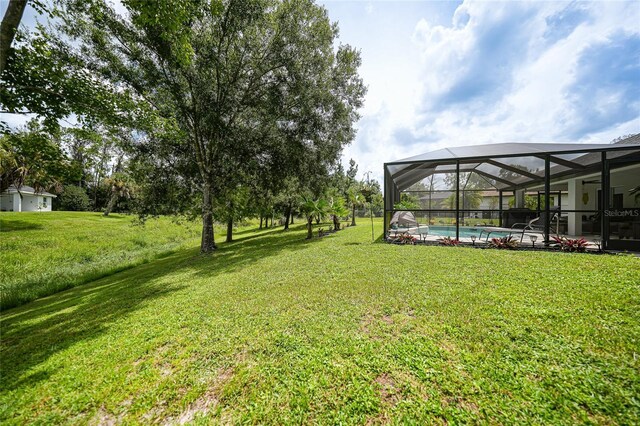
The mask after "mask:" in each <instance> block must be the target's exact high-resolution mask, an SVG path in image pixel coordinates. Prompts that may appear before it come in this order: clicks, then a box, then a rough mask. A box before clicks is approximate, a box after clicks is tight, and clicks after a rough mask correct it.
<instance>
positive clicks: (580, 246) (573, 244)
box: [553, 237, 589, 253]
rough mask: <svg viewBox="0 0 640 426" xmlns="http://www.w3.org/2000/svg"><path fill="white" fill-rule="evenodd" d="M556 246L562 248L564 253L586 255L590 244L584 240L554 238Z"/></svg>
mask: <svg viewBox="0 0 640 426" xmlns="http://www.w3.org/2000/svg"><path fill="white" fill-rule="evenodd" d="M553 239H554V240H555V242H556V245H557V246H558V247H560V249H561V250H562V251H568V252H577V253H584V252H585V251H586V250H587V245H588V244H589V243H588V242H587V240H585V239H584V238H575V239H574V238H565V237H553Z"/></svg>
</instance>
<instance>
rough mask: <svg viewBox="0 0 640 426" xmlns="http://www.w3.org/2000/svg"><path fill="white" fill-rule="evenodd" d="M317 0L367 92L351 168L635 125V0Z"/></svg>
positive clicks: (619, 131) (639, 119)
mask: <svg viewBox="0 0 640 426" xmlns="http://www.w3.org/2000/svg"><path fill="white" fill-rule="evenodd" d="M2 3H3V4H2V7H0V13H2V14H4V10H5V8H6V4H5V2H4V1H3V2H2ZM319 3H320V4H322V5H323V6H325V7H326V8H327V11H328V13H329V17H330V19H331V20H332V21H337V22H338V24H339V27H340V41H341V42H342V43H347V44H350V45H352V46H354V47H356V48H358V49H360V51H361V55H362V67H361V69H360V73H361V76H362V77H363V79H364V81H365V84H367V86H368V93H367V97H366V101H365V106H364V108H363V109H362V111H361V116H362V118H361V120H360V121H359V123H358V129H359V131H358V135H357V137H356V140H355V141H354V142H353V144H351V145H350V146H349V147H347V148H346V149H345V152H344V157H343V163H344V164H345V165H347V164H348V161H349V158H354V159H355V160H356V161H357V162H358V163H359V165H360V175H361V176H362V175H363V174H364V173H365V172H367V171H371V172H372V174H373V176H375V177H376V178H377V179H379V180H380V179H381V176H382V164H383V163H384V162H385V161H392V160H396V159H399V158H404V157H409V156H413V155H416V154H420V153H423V152H427V151H431V150H434V149H440V148H443V147H447V146H459V145H473V144H483V143H492V142H493V143H499V142H519V141H521V142H593V143H607V142H609V141H611V140H612V139H614V138H616V137H618V136H621V135H625V134H630V133H638V132H640V24H638V23H639V22H640V2H638V1H601V2H558V1H538V2H526V1H511V2H497V1H482V2H478V1H464V2H459V1H341V0H319ZM25 21H26V22H27V23H32V22H33V21H34V15H33V12H32V11H28V12H27V14H26V16H25ZM5 118H8V117H5ZM9 121H10V122H14V119H11V118H10V119H9Z"/></svg>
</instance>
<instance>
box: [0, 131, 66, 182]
mask: <svg viewBox="0 0 640 426" xmlns="http://www.w3.org/2000/svg"><path fill="white" fill-rule="evenodd" d="M53 137H54V136H52V135H51V134H50V133H48V132H46V131H45V129H43V128H42V127H41V126H40V124H39V123H38V122H36V121H31V122H29V124H28V125H27V127H25V128H24V129H22V130H20V131H17V132H14V133H9V134H5V135H0V154H2V155H1V156H0V191H3V190H5V189H6V188H8V187H9V186H10V185H15V186H16V187H21V186H22V185H30V186H33V187H34V188H35V189H36V190H38V191H41V190H46V189H51V188H59V187H60V186H61V183H62V182H63V181H64V180H65V179H67V178H68V176H69V174H70V172H72V170H73V169H72V168H71V167H70V166H69V161H68V160H67V158H66V157H65V156H64V154H63V152H62V151H61V149H60V146H59V145H58V144H57V143H55V142H54V141H53Z"/></svg>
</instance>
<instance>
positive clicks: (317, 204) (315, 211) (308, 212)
mask: <svg viewBox="0 0 640 426" xmlns="http://www.w3.org/2000/svg"><path fill="white" fill-rule="evenodd" d="M300 213H302V214H303V215H304V216H305V217H306V218H307V240H310V239H311V238H313V219H314V218H318V219H320V220H322V219H324V218H325V216H326V214H327V202H326V201H325V200H323V199H322V198H320V199H318V200H313V199H312V198H309V197H305V196H303V197H302V200H301V204H300Z"/></svg>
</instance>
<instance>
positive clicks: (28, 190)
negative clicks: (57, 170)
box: [3, 185, 57, 198]
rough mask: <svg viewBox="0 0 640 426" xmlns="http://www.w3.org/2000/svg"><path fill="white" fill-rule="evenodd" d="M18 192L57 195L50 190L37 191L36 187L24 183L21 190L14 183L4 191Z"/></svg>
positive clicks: (6, 192)
mask: <svg viewBox="0 0 640 426" xmlns="http://www.w3.org/2000/svg"><path fill="white" fill-rule="evenodd" d="M18 192H20V193H21V194H25V195H45V196H47V197H53V198H56V197H57V196H56V195H54V194H51V193H50V192H47V191H40V192H36V190H35V188H32V187H30V186H27V185H22V186H21V187H20V191H18V188H16V187H15V186H14V185H11V186H10V187H9V188H7V190H6V191H4V192H3V194H16V193H18Z"/></svg>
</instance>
